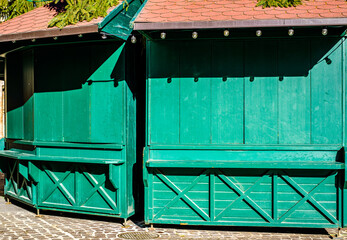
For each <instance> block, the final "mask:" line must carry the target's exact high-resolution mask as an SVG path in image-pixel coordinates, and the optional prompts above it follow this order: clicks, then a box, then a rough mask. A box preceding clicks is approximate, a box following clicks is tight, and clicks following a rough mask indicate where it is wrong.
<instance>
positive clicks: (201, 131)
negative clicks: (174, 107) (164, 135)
mask: <svg viewBox="0 0 347 240" xmlns="http://www.w3.org/2000/svg"><path fill="white" fill-rule="evenodd" d="M210 81H211V79H210V78H199V79H198V81H197V82H196V80H195V79H194V78H180V114H179V116H180V143H183V144H192V143H197V144H206V143H210V142H211V128H210V117H211V114H210V111H211V104H210V101H211V99H210V94H211V91H210Z"/></svg>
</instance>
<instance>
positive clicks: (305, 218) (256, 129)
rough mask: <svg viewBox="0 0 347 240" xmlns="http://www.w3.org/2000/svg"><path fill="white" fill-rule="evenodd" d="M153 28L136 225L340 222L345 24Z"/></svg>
mask: <svg viewBox="0 0 347 240" xmlns="http://www.w3.org/2000/svg"><path fill="white" fill-rule="evenodd" d="M149 24H150V23H149ZM155 26H160V27H158V28H161V29H162V30H157V31H155V29H154V30H153V29H152V30H151V31H146V29H144V30H143V34H144V35H145V36H146V37H147V39H148V41H147V81H146V84H147V88H146V89H147V98H146V99H147V100H146V101H147V110H146V111H147V115H146V116H147V117H146V120H147V123H146V147H145V152H144V185H145V222H146V223H158V224H181V225H188V224H189V225H190V224H192V225H228V226H231V225H235V226H269V227H319V228H322V227H324V228H325V227H342V226H346V225H347V219H346V218H347V200H346V198H347V195H346V194H347V192H346V177H345V174H346V169H345V167H346V166H345V146H346V120H347V119H346V74H347V72H346V57H347V55H346V48H347V43H346V36H345V35H344V34H345V32H344V30H345V28H344V27H336V28H334V27H331V28H328V30H329V34H328V35H327V36H322V34H321V31H322V28H321V27H311V28H303V27H301V28H300V27H298V28H296V29H295V35H294V36H288V28H263V29H262V31H263V35H262V37H256V36H255V33H256V30H258V29H256V28H247V29H246V28H245V29H231V30H230V36H229V37H224V36H223V31H224V29H210V30H208V29H205V30H204V29H200V30H195V31H197V32H198V38H197V39H192V32H193V31H194V30H184V31H183V30H182V31H180V30H174V29H172V30H165V29H164V27H165V26H164V25H159V24H158V25H155ZM170 26H171V27H172V26H173V25H170ZM135 28H136V25H135ZM172 28H174V27H172ZM147 29H149V27H148V28H147ZM139 30H141V29H139ZM162 32H165V33H166V35H165V37H164V38H165V39H164V40H163V39H161V37H162V36H163V34H161V33H162Z"/></svg>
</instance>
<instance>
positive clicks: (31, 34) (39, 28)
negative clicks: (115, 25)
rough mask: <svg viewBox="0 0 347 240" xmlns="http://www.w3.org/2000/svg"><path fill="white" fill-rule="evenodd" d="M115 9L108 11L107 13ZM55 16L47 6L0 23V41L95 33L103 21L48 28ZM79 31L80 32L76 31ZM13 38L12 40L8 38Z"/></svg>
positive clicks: (99, 19) (98, 19) (95, 20)
mask: <svg viewBox="0 0 347 240" xmlns="http://www.w3.org/2000/svg"><path fill="white" fill-rule="evenodd" d="M114 8H115V7H112V8H110V9H109V10H108V13H109V12H110V11H112V10H113V9H114ZM55 14H57V12H56V11H55V10H50V9H49V8H48V7H47V6H43V7H39V8H36V9H34V10H32V11H30V12H27V13H25V14H22V15H20V16H17V17H15V18H13V19H10V20H7V21H5V22H3V23H0V41H3V40H4V39H6V40H10V41H11V40H18V37H19V38H20V39H30V38H36V37H37V38H40V37H49V36H61V35H70V34H72V32H73V33H74V34H76V33H77V34H78V33H88V32H97V31H98V26H97V24H98V23H99V22H101V20H102V19H103V18H102V17H99V18H97V19H93V20H91V21H90V22H87V21H84V22H79V23H77V24H75V25H69V26H66V27H64V28H63V29H59V28H57V27H53V28H48V23H49V22H50V21H51V20H52V19H53V17H54V16H55ZM77 29H80V31H79V32H78V31H76V30H77ZM74 30H75V31H74ZM9 36H13V38H9Z"/></svg>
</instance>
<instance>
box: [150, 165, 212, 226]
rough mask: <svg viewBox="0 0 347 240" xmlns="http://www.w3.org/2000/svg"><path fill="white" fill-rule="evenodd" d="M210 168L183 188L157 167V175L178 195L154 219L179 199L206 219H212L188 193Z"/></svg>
mask: <svg viewBox="0 0 347 240" xmlns="http://www.w3.org/2000/svg"><path fill="white" fill-rule="evenodd" d="M208 172H209V171H208V170H205V171H203V172H202V173H201V174H200V175H199V176H198V177H197V178H195V179H194V181H193V182H192V184H191V185H189V186H187V187H186V188H185V189H183V190H181V189H180V188H179V187H177V186H176V185H175V184H174V183H173V182H172V181H171V180H170V179H168V178H167V177H166V176H165V175H164V174H163V173H161V172H160V171H159V170H158V169H155V174H156V176H157V177H158V178H159V179H160V180H161V181H162V182H163V183H164V184H165V185H166V186H168V187H169V188H171V189H172V190H173V191H174V192H175V193H176V194H177V196H176V197H174V198H173V199H172V200H171V201H170V202H169V203H168V204H167V205H166V206H165V207H164V208H162V209H161V210H160V211H159V212H158V213H157V214H156V215H155V216H154V219H158V218H160V217H161V216H162V215H163V214H164V213H165V211H166V210H167V209H169V208H170V207H172V206H173V205H174V204H175V203H176V202H178V200H180V199H182V200H183V201H184V202H185V203H186V204H187V205H188V206H189V207H190V208H192V209H193V210H194V211H195V212H196V213H197V214H199V215H200V216H201V217H202V218H203V219H204V220H206V221H210V217H209V216H208V215H207V214H206V213H205V212H204V211H203V210H202V209H201V208H200V207H199V206H198V205H196V203H195V202H193V201H192V200H191V199H190V198H189V197H188V196H187V195H186V193H187V192H188V191H189V190H190V189H192V188H193V187H194V186H195V185H196V184H198V182H199V181H200V180H201V179H202V178H203V177H205V176H206V175H207V174H208Z"/></svg>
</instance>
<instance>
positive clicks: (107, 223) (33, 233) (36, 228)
mask: <svg viewBox="0 0 347 240" xmlns="http://www.w3.org/2000/svg"><path fill="white" fill-rule="evenodd" d="M42 214H43V215H42V217H41V218H38V217H35V210H34V209H30V208H28V207H24V206H22V205H17V204H15V203H13V204H5V200H4V198H2V197H0V240H2V239H4V240H5V239H9V240H10V239H21V240H25V239H39V240H42V239H51V240H55V239H57V240H58V239H59V240H61V239H90V240H92V239H120V238H119V237H118V235H119V234H120V233H124V232H139V231H141V232H143V231H145V232H151V233H158V234H159V235H160V237H159V238H158V239H160V240H165V239H168V240H174V239H177V240H178V239H185V240H188V239H192V240H197V239H204V240H212V239H213V240H218V239H238V240H242V239H244V240H249V239H250V240H263V239H266V240H328V239H332V237H331V236H330V234H336V233H337V231H336V229H326V230H322V229H312V230H304V229H295V228H293V229H281V228H277V229H274V228H254V227H250V228H234V227H233V228H231V227H230V228H226V227H220V228H218V227H203V226H202V227H197V226H191V227H188V226H176V227H175V226H173V225H168V226H165V225H158V226H156V225H154V227H155V229H154V230H149V228H148V226H146V225H145V224H144V223H143V222H142V221H138V222H137V221H131V220H129V221H128V222H127V227H124V226H123V225H122V222H123V221H122V220H117V219H110V218H105V220H103V219H102V218H95V217H92V216H90V217H88V216H85V215H77V214H75V215H74V216H76V217H71V216H72V215H71V214H66V213H54V214H53V213H51V212H43V211H42ZM55 214H56V215H55ZM204 228H205V230H204ZM344 233H347V229H345V231H344ZM341 239H343V238H341ZM345 239H347V237H345Z"/></svg>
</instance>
